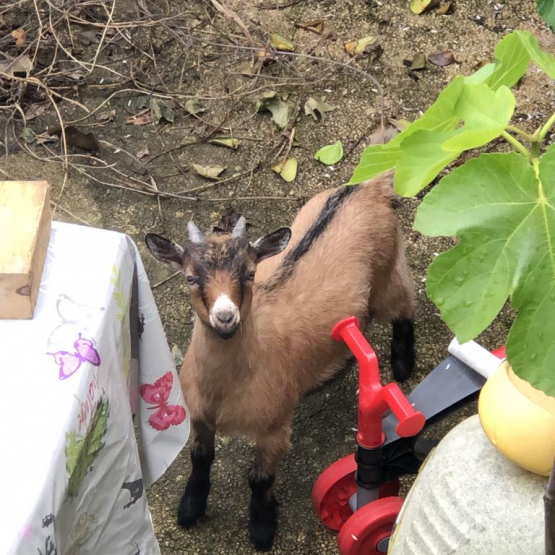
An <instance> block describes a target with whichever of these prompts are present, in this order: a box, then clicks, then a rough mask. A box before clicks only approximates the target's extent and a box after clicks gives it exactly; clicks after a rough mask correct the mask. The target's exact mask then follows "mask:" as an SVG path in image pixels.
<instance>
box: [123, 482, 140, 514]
mask: <svg viewBox="0 0 555 555" xmlns="http://www.w3.org/2000/svg"><path fill="white" fill-rule="evenodd" d="M121 487H122V489H126V490H128V491H129V493H130V495H131V498H130V499H129V503H126V504H125V505H124V506H123V508H124V509H129V507H131V505H134V504H135V503H136V502H137V501H138V500H139V499H140V498H141V497H142V496H143V491H144V485H143V479H142V478H139V479H138V480H135V481H134V482H124V484H123V486H121Z"/></svg>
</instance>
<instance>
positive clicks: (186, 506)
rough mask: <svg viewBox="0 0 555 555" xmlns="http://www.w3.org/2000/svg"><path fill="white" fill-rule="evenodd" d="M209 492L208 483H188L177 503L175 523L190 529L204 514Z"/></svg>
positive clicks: (206, 481)
mask: <svg viewBox="0 0 555 555" xmlns="http://www.w3.org/2000/svg"><path fill="white" fill-rule="evenodd" d="M209 491H210V481H208V480H203V481H191V480H190V481H189V483H188V484H187V487H186V488H185V493H184V494H183V497H182V498H181V502H180V503H179V510H178V511H177V523H178V524H179V526H182V527H183V528H191V526H194V525H195V524H196V523H197V521H198V520H199V518H201V517H203V516H204V515H205V514H206V500H207V498H208V492H209Z"/></svg>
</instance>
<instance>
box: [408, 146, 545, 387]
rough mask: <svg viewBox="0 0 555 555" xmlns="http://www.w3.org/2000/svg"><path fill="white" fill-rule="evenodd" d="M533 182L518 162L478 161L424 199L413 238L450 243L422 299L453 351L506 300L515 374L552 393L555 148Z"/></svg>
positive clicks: (511, 157) (509, 158)
mask: <svg viewBox="0 0 555 555" xmlns="http://www.w3.org/2000/svg"><path fill="white" fill-rule="evenodd" d="M540 178H541V183H542V186H540V182H539V181H538V178H537V177H536V174H535V172H534V169H533V168H532V166H531V165H530V163H529V162H528V161H527V160H526V159H525V158H524V157H523V156H521V155H519V154H516V153H509V154H483V155H481V156H480V157H479V158H476V159H474V160H470V161H468V162H467V163H466V164H464V165H463V166H461V167H459V168H457V169H456V170H454V171H453V172H452V173H451V174H450V175H448V176H447V177H445V178H444V179H443V180H442V181H441V182H440V183H439V184H438V185H437V186H436V187H435V188H434V189H433V190H432V191H431V192H430V193H429V194H428V195H427V196H426V198H425V199H424V201H423V202H422V204H421V206H420V208H419V210H418V213H417V217H416V222H415V229H417V230H418V231H420V232H422V233H424V234H426V235H432V236H439V235H448V236H458V237H459V238H460V243H459V244H458V245H457V246H456V247H455V248H453V249H451V250H449V251H447V252H446V253H443V254H441V255H439V256H438V257H437V258H436V259H435V260H434V262H433V263H432V265H431V266H430V268H429V270H428V279H427V290H428V294H429V296H430V298H431V299H432V300H433V301H434V302H435V303H436V305H437V306H438V308H439V309H440V311H441V315H442V318H443V319H444V320H445V322H446V323H447V324H448V325H449V327H450V328H451V329H452V330H453V331H454V332H455V334H456V335H457V338H458V339H459V341H461V342H465V341H468V340H470V339H472V338H474V337H476V336H477V335H478V334H480V333H481V332H482V331H483V330H484V329H485V328H486V327H487V326H488V325H489V324H490V323H491V322H492V320H493V319H494V318H495V316H496V315H497V314H498V312H499V311H500V310H501V309H502V307H503V305H504V304H505V302H506V300H507V298H508V297H510V296H511V295H512V304H513V306H514V308H516V309H517V310H518V316H517V318H516V320H515V323H514V325H513V328H512V329H511V333H510V335H509V340H508V343H507V349H508V355H509V361H510V362H511V365H512V366H513V368H514V370H515V372H516V373H517V374H519V375H520V376H521V377H523V378H524V379H527V380H528V381H530V383H531V384H532V385H533V386H534V387H538V388H541V389H543V390H544V391H545V392H546V393H549V394H551V395H553V394H555V380H553V368H554V367H555V350H554V345H553V342H552V338H553V337H554V336H555V319H554V318H553V317H552V316H553V314H554V313H555V146H552V147H551V148H550V149H549V150H548V151H547V153H546V154H545V155H544V156H543V158H542V159H541V161H540Z"/></svg>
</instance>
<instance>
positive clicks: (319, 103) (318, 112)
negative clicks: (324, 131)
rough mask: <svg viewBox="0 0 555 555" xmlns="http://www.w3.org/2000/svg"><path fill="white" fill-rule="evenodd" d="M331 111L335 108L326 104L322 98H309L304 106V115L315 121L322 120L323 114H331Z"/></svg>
mask: <svg viewBox="0 0 555 555" xmlns="http://www.w3.org/2000/svg"><path fill="white" fill-rule="evenodd" d="M333 110H335V106H332V105H331V104H326V102H325V101H324V97H323V96H321V97H320V98H314V97H312V96H311V97H310V98H309V99H308V100H307V101H306V102H305V105H304V113H305V114H306V115H307V116H312V117H313V118H314V120H315V121H318V120H320V119H324V114H325V113H326V112H333Z"/></svg>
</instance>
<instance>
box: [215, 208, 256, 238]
mask: <svg viewBox="0 0 555 555" xmlns="http://www.w3.org/2000/svg"><path fill="white" fill-rule="evenodd" d="M216 216H217V214H216ZM239 218H241V214H239V212H237V211H236V210H235V209H234V208H227V209H226V211H225V212H224V213H223V214H222V216H221V217H220V219H219V220H218V222H216V223H215V224H214V225H213V226H212V231H213V232H214V233H231V232H232V231H233V228H234V227H235V226H236V225H237V222H238V221H239ZM246 226H247V229H248V228H249V227H252V224H250V223H249V222H246Z"/></svg>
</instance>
